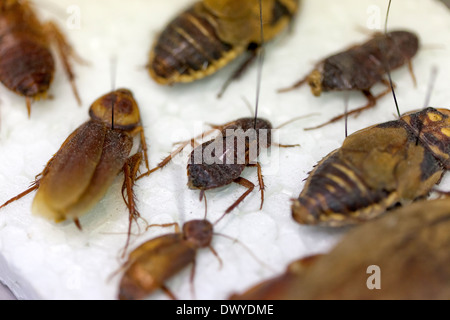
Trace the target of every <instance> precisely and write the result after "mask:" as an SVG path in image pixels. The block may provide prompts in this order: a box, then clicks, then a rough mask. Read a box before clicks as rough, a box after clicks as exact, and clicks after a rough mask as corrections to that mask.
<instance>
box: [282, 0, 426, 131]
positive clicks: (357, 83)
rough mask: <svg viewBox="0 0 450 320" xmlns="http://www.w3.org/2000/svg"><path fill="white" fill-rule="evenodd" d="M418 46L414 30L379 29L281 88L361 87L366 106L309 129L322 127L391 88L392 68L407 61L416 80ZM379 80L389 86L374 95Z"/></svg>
mask: <svg viewBox="0 0 450 320" xmlns="http://www.w3.org/2000/svg"><path fill="white" fill-rule="evenodd" d="M389 8H390V3H389ZM388 14H389V10H388ZM386 21H387V19H386ZM418 49H419V39H418V37H417V35H416V34H414V33H412V32H409V31H405V30H397V31H392V32H389V33H387V32H385V33H384V34H383V33H376V34H374V35H373V36H372V38H371V39H369V40H368V41H367V42H365V43H363V44H360V45H355V46H352V47H351V48H349V49H347V50H345V51H343V52H340V53H337V54H334V55H331V56H329V57H327V58H325V59H323V60H322V61H320V62H318V63H317V64H316V66H315V68H314V70H313V71H312V72H311V73H310V74H309V75H307V76H306V77H305V78H303V79H301V80H300V81H299V82H297V83H296V84H294V85H293V86H291V87H289V88H286V89H281V90H279V92H287V91H291V90H293V89H295V88H298V87H301V86H302V85H304V84H308V85H309V86H310V88H311V92H312V93H313V94H314V96H317V97H318V96H320V95H321V94H322V93H323V92H330V91H361V92H362V93H363V94H364V96H365V97H366V98H367V104H366V105H365V106H362V107H359V108H357V109H354V110H351V111H349V112H347V113H345V114H341V115H338V116H336V117H334V118H332V119H331V120H330V121H328V122H326V123H323V124H321V125H319V126H316V127H312V128H307V129H306V130H311V129H317V128H321V127H324V126H325V125H328V124H330V123H333V122H335V121H338V120H340V119H342V118H344V117H345V116H348V115H352V114H356V115H357V114H359V113H360V112H362V111H364V110H367V109H370V108H372V107H374V106H375V105H376V103H377V100H379V99H380V98H382V97H384V96H385V95H387V94H389V93H390V92H391V84H390V82H389V81H388V80H387V79H386V75H387V73H388V72H390V71H391V70H395V69H397V68H400V67H401V66H403V65H405V64H408V66H409V70H410V73H411V76H412V78H413V81H414V83H416V79H415V76H414V73H413V69H412V63H411V60H412V58H413V57H414V56H415V55H416V54H417V52H418ZM377 83H381V84H383V85H385V86H386V90H385V91H383V92H381V93H380V94H378V95H376V96H374V95H373V93H372V87H373V86H374V85H376V84H377Z"/></svg>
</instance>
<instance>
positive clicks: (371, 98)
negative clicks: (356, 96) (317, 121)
mask: <svg viewBox="0 0 450 320" xmlns="http://www.w3.org/2000/svg"><path fill="white" fill-rule="evenodd" d="M382 82H383V84H386V82H385V81H384V80H383V81H382ZM390 92H391V88H390V87H389V89H386V90H385V91H383V92H382V93H380V94H379V95H377V96H374V95H373V94H372V93H371V92H370V90H362V93H363V94H364V95H365V96H366V98H367V100H368V102H367V104H366V105H365V106H363V107H360V108H357V109H354V110H352V111H349V112H347V113H343V114H340V115H338V116H336V117H334V118H332V119H331V120H329V121H327V122H325V123H323V124H321V125H319V126H316V127H311V128H306V129H305V130H307V131H308V130H315V129H319V128H322V127H325V126H327V125H329V124H331V123H333V122H336V121H338V120H341V119H342V118H344V117H347V116H350V115H352V114H355V115H358V114H359V113H361V112H362V111H364V110H367V109H370V108H373V107H374V106H375V105H376V103H377V100H378V99H380V98H382V97H384V96H385V95H387V94H389V93H390Z"/></svg>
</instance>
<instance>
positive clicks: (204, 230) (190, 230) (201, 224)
mask: <svg viewBox="0 0 450 320" xmlns="http://www.w3.org/2000/svg"><path fill="white" fill-rule="evenodd" d="M183 234H184V238H185V239H186V241H189V242H191V243H192V244H194V245H195V246H196V247H197V248H205V247H208V246H209V245H210V244H211V240H212V237H213V225H212V224H211V223H210V222H209V221H207V220H192V221H189V222H186V223H185V224H184V225H183Z"/></svg>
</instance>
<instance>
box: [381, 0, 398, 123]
mask: <svg viewBox="0 0 450 320" xmlns="http://www.w3.org/2000/svg"><path fill="white" fill-rule="evenodd" d="M391 4H392V0H389V4H388V8H387V12H386V20H385V22H384V34H385V36H386V38H388V37H389V35H388V32H387V29H388V19H389V12H390V11H391ZM383 61H384V64H385V68H386V71H387V75H388V78H389V85H390V87H391V92H392V96H393V97H394V102H395V108H396V109H397V115H398V117H399V118H400V116H401V115H400V108H399V106H398V101H397V96H396V94H395V90H394V84H393V82H392V76H391V70H390V68H389V67H390V66H389V65H387V63H386V61H385V60H384V59H383Z"/></svg>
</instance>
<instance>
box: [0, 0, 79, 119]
mask: <svg viewBox="0 0 450 320" xmlns="http://www.w3.org/2000/svg"><path fill="white" fill-rule="evenodd" d="M51 43H55V44H56V46H57V49H58V52H59V55H60V56H61V60H62V62H63V66H64V69H65V72H66V74H67V76H68V78H69V81H70V84H71V86H72V90H73V92H74V95H75V98H76V100H77V102H78V104H79V105H81V99H80V96H79V94H78V91H77V89H76V86H75V75H74V73H73V71H72V68H71V66H70V63H69V58H70V57H72V58H77V59H78V60H79V61H81V59H80V58H78V57H77V56H76V55H75V52H74V50H73V49H72V47H71V46H70V45H69V43H68V42H67V40H66V39H65V36H64V35H63V33H62V32H61V31H60V30H59V28H58V27H57V26H56V24H54V23H53V22H46V23H45V24H42V23H41V22H40V21H39V20H38V18H37V16H36V15H35V13H34V11H33V9H32V8H31V5H30V3H29V1H27V0H1V1H0V81H1V82H2V83H3V85H5V86H6V87H7V88H8V89H9V90H11V91H13V92H15V93H17V94H19V95H21V96H24V97H25V99H26V105H27V109H28V115H30V113H31V103H32V101H34V100H39V99H41V98H45V97H46V96H47V92H48V90H49V87H50V85H51V82H52V80H53V75H54V72H55V61H54V58H53V55H52V50H51V46H50V44H51Z"/></svg>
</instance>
